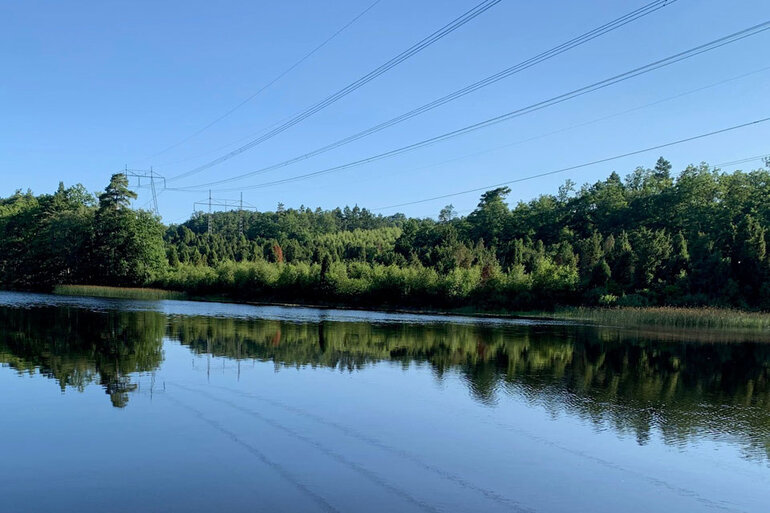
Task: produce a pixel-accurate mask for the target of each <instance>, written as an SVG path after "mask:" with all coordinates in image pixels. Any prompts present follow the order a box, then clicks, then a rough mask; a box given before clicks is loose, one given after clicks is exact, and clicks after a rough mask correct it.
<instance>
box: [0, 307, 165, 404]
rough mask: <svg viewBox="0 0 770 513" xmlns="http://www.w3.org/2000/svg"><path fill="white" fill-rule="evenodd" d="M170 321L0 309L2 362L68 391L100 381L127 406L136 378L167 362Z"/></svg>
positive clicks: (155, 316) (146, 315)
mask: <svg viewBox="0 0 770 513" xmlns="http://www.w3.org/2000/svg"><path fill="white" fill-rule="evenodd" d="M164 330H165V317H164V316H163V315H161V314H159V313H157V312H123V311H108V312H98V311H91V310H84V309H80V308H69V307H42V308H32V309H24V308H5V307H2V308H0V363H2V364H3V365H7V366H8V367H11V368H12V369H15V370H16V371H18V372H20V373H32V372H34V371H38V372H40V373H41V374H42V375H45V376H47V377H49V378H51V379H53V380H55V381H57V382H58V384H59V386H60V387H61V389H62V391H64V390H65V389H66V388H74V389H77V390H83V389H84V388H85V387H86V385H88V384H91V383H98V384H99V385H101V386H103V387H104V390H105V391H106V393H107V394H108V395H109V396H110V401H111V402H112V405H113V406H115V407H118V408H123V407H125V406H126V404H127V403H128V393H129V392H131V391H133V390H135V389H136V385H135V384H134V383H132V381H131V376H132V374H134V373H137V372H147V371H151V370H153V369H156V368H157V367H158V366H159V365H160V363H161V361H162V360H163V352H162V339H163V333H164Z"/></svg>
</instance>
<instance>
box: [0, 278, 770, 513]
mask: <svg viewBox="0 0 770 513" xmlns="http://www.w3.org/2000/svg"><path fill="white" fill-rule="evenodd" d="M761 337H762V334H757V335H756V337H754V336H752V335H745V334H744V335H735V336H731V335H725V336H715V335H714V334H709V333H703V334H695V335H693V334H692V333H690V334H682V333H650V332H645V333H641V332H635V331H632V330H618V329H609V328H596V327H589V326H579V325H574V324H567V323H543V322H527V321H500V320H478V319H470V318H461V317H427V316H415V315H395V314H384V313H375V312H347V311H334V310H326V311H324V310H315V309H305V308H277V307H251V306H243V305H228V304H215V303H192V302H182V301H134V300H109V299H90V298H71V297H60V296H48V295H35V294H16V293H0V364H1V365H2V367H0V511H2V512H4V513H5V512H9V513H10V512H13V513H17V512H18V513H21V512H38V511H51V512H79V513H80V512H171V511H174V512H176V511H178V512H185V513H189V512H198V511H200V512H213V511H225V512H230V513H234V512H241V511H244V512H245V511H248V512H253V511H265V512H273V511H290V512H315V511H327V512H359V511H361V512H378V511H383V512H385V511H387V512H412V511H414V512H421V511H422V512H461V511H462V512H498V511H500V512H503V511H513V512H561V511H570V512H572V511H586V512H603V511H608V512H609V511H611V512H636V511H639V512H649V511H666V512H680V511H681V512H685V511H686V512H690V511H743V512H767V511H770V344H768V343H767V342H762V341H760V340H759V338H761Z"/></svg>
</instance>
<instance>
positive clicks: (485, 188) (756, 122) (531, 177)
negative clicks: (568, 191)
mask: <svg viewBox="0 0 770 513" xmlns="http://www.w3.org/2000/svg"><path fill="white" fill-rule="evenodd" d="M768 121H770V117H766V118H762V119H757V120H754V121H750V122H748V123H742V124H740V125H733V126H731V127H727V128H722V129H720V130H714V131H713V132H708V133H705V134H700V135H695V136H692V137H687V138H685V139H679V140H677V141H672V142H667V143H664V144H658V145H656V146H650V147H648V148H644V149H641V150H634V151H629V152H627V153H622V154H620V155H614V156H612V157H606V158H602V159H598V160H592V161H591V162H584V163H582V164H577V165H574V166H569V167H563V168H561V169H555V170H553V171H546V172H543V173H537V174H534V175H529V176H525V177H522V178H516V179H514V180H508V181H506V182H500V183H496V184H491V185H485V186H482V187H475V188H473V189H466V190H464V191H459V192H453V193H450V194H441V195H439V196H433V197H430V198H424V199H420V200H415V201H406V202H404V203H398V204H395V205H388V206H387V207H379V208H374V209H372V210H375V211H376V210H387V209H391V208H400V207H405V206H408V205H416V204H418V203H427V202H429V201H436V200H440V199H446V198H452V197H455V196H461V195H463V194H470V193H473V192H480V191H488V190H490V189H493V188H496V187H503V186H505V185H511V184H514V183H521V182H526V181H528V180H534V179H536V178H542V177H545V176H551V175H555V174H559V173H564V172H567V171H574V170H576V169H581V168H584V167H589V166H594V165H596V164H603V163H605V162H610V161H613V160H618V159H622V158H625V157H631V156H633V155H639V154H640V153H646V152H649V151H655V150H660V149H662V148H669V147H671V146H675V145H678V144H683V143H687V142H691V141H695V140H698V139H704V138H706V137H712V136H714V135H718V134H723V133H725V132H731V131H733V130H738V129H740V128H747V127H750V126H754V125H759V124H761V123H766V122H768Z"/></svg>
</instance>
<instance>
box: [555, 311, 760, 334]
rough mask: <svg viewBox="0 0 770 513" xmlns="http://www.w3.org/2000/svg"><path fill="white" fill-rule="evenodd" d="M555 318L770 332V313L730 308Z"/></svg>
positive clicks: (560, 315) (559, 313)
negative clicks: (769, 330)
mask: <svg viewBox="0 0 770 513" xmlns="http://www.w3.org/2000/svg"><path fill="white" fill-rule="evenodd" d="M554 317H557V318H561V319H573V320H581V321H590V322H595V323H597V324H603V325H610V326H624V327H628V326H660V327H675V328H703V329H752V330H768V329H770V313H767V312H747V311H743V310H734V309H728V308H680V307H664V306H661V307H640V308H586V307H576V308H567V309H563V310H558V311H557V312H556V313H555V314H554Z"/></svg>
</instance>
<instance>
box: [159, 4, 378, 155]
mask: <svg viewBox="0 0 770 513" xmlns="http://www.w3.org/2000/svg"><path fill="white" fill-rule="evenodd" d="M381 1H382V0H375V1H374V2H373V3H372V4H370V5H369V7H367V8H366V9H364V10H363V11H361V12H360V13H359V14H358V15H356V17H355V18H353V19H352V20H350V21H349V22H347V23H346V24H345V25H343V26H342V27H341V28H339V29H338V30H337V31H336V32H335V33H334V34H332V35H331V36H329V37H327V38H326V39H325V40H324V41H323V42H322V43H321V44H319V45H318V46H316V47H315V48H313V49H312V50H310V51H309V52H308V53H306V54H305V55H304V56H302V58H300V59H299V60H298V61H296V62H295V63H294V64H292V65H291V66H289V67H288V68H286V69H285V70H283V71H282V72H281V73H280V74H278V75H277V76H276V77H275V78H273V79H272V80H271V81H270V82H268V83H267V84H265V85H263V86H262V87H261V88H259V89H258V90H257V92H255V93H254V94H252V95H251V96H249V97H248V98H246V99H245V100H243V101H241V102H240V103H239V104H238V105H236V106H235V107H232V108H231V109H230V110H228V111H227V112H225V113H224V114H222V115H221V116H219V117H218V118H216V119H214V120H213V121H211V122H210V123H208V124H207V125H206V126H204V127H203V128H201V129H199V130H197V131H196V132H193V133H192V134H190V135H189V136H187V137H185V138H184V139H182V140H181V141H179V142H177V143H175V144H172V145H171V146H168V147H167V148H165V149H163V150H161V151H159V152H157V153H154V154H152V155H151V156H150V157H157V156H158V155H162V154H164V153H166V152H167V151H169V150H172V149H174V148H176V147H177V146H180V145H182V144H184V143H186V142H187V141H189V140H190V139H192V138H193V137H195V136H197V135H200V134H201V133H203V132H205V131H206V130H208V129H209V128H211V127H212V126H214V125H215V124H217V123H219V122H220V121H222V120H223V119H225V118H226V117H227V116H229V115H230V114H232V113H233V112H235V111H236V110H238V109H240V108H241V107H243V106H244V105H246V104H247V103H248V102H250V101H251V100H253V99H254V98H256V97H257V96H258V95H259V94H260V93H262V92H264V91H265V90H266V89H268V88H269V87H270V86H272V85H273V84H275V83H276V82H278V81H279V80H281V79H282V78H283V77H285V76H286V75H288V74H289V73H291V72H292V71H294V70H295V69H296V68H297V67H298V66H299V65H300V64H302V63H303V62H305V61H306V60H308V59H309V58H310V57H312V56H313V55H314V54H315V53H316V52H318V51H319V50H320V49H322V48H323V47H324V46H326V45H327V44H329V43H330V42H331V41H332V40H333V39H334V38H336V37H337V36H339V35H340V34H341V33H342V32H343V31H345V29H347V28H348V27H350V26H351V25H353V24H354V23H355V22H356V21H358V20H359V18H361V17H363V16H364V15H365V14H366V13H368V12H369V11H370V10H372V9H373V8H374V6H376V5H377V4H378V3H380V2H381Z"/></svg>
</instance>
